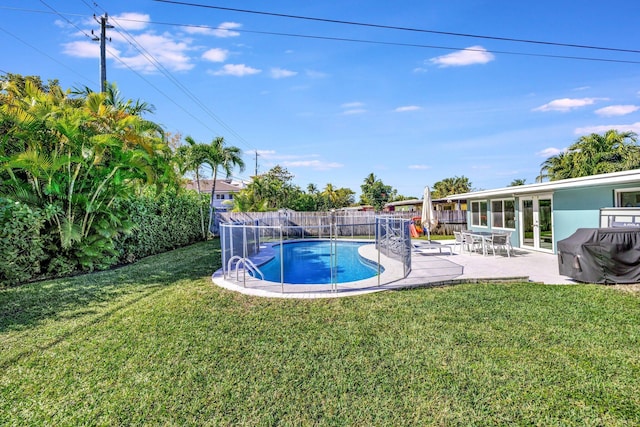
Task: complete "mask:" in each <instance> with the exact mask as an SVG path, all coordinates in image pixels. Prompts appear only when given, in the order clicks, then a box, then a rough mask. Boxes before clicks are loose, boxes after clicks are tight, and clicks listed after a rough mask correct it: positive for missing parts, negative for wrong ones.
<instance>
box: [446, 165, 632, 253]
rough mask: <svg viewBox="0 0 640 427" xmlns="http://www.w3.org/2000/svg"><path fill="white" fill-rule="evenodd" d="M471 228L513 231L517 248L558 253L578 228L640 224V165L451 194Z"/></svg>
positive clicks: (468, 226) (514, 243) (512, 239)
mask: <svg viewBox="0 0 640 427" xmlns="http://www.w3.org/2000/svg"><path fill="white" fill-rule="evenodd" d="M448 199H451V200H462V199H467V203H468V208H467V212H468V215H467V218H468V219H467V228H468V229H471V230H474V231H493V230H496V231H510V232H512V234H511V244H512V245H513V247H514V248H525V249H533V250H538V251H543V252H549V253H556V244H557V242H558V241H559V240H562V239H564V238H566V237H569V236H570V235H572V234H573V233H574V232H575V231H576V230H577V229H578V228H598V227H615V226H635V227H640V169H636V170H630V171H623V172H614V173H608V174H601V175H592V176H587V177H581V178H572V179H564V180H559V181H551V182H543V183H536V184H529V185H522V186H517V187H506V188H499V189H496V190H483V191H477V192H471V193H466V194H457V195H453V196H449V197H448Z"/></svg>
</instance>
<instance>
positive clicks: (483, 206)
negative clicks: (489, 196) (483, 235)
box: [471, 201, 487, 227]
mask: <svg viewBox="0 0 640 427" xmlns="http://www.w3.org/2000/svg"><path fill="white" fill-rule="evenodd" d="M471 225H475V226H479V227H486V226H487V202H486V201H481V202H471Z"/></svg>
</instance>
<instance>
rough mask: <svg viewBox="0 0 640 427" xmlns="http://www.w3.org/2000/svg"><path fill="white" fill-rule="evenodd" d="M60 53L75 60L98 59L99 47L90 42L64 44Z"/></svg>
mask: <svg viewBox="0 0 640 427" xmlns="http://www.w3.org/2000/svg"><path fill="white" fill-rule="evenodd" d="M109 51H110V52H112V51H113V50H112V49H109ZM62 53H64V54H66V55H69V56H74V57H77V58H100V45H98V44H97V43H94V42H90V41H86V42H85V41H77V42H70V43H65V44H63V45H62Z"/></svg>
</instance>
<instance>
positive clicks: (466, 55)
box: [429, 46, 495, 67]
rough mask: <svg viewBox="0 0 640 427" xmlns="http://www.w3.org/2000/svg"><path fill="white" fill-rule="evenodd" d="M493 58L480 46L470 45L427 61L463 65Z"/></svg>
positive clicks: (447, 65)
mask: <svg viewBox="0 0 640 427" xmlns="http://www.w3.org/2000/svg"><path fill="white" fill-rule="evenodd" d="M494 59H495V56H494V55H493V54H492V53H491V52H487V49H485V48H483V47H482V46H471V47H468V48H466V49H463V50H460V51H458V52H453V53H450V54H448V55H442V56H437V57H435V58H431V59H430V60H429V61H430V62H431V63H432V64H436V65H438V66H440V67H463V66H466V65H474V64H486V63H488V62H491V61H493V60H494Z"/></svg>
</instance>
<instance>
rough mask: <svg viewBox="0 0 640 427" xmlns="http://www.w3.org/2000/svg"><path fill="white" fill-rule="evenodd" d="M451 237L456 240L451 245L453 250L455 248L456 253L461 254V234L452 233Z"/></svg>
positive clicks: (462, 244)
mask: <svg viewBox="0 0 640 427" xmlns="http://www.w3.org/2000/svg"><path fill="white" fill-rule="evenodd" d="M453 236H454V237H455V238H456V240H455V242H454V243H453V249H455V248H456V246H457V247H458V248H459V249H458V253H459V254H461V253H462V252H463V251H464V239H463V238H462V232H460V231H454V232H453Z"/></svg>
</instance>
